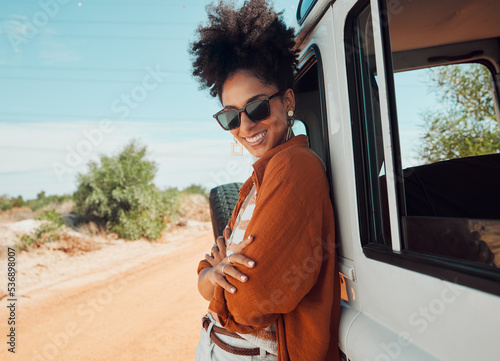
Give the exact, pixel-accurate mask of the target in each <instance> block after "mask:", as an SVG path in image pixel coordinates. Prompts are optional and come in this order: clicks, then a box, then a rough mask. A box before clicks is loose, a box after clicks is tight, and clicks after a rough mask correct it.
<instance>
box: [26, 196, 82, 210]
mask: <svg viewBox="0 0 500 361" xmlns="http://www.w3.org/2000/svg"><path fill="white" fill-rule="evenodd" d="M21 199H22V198H21ZM68 199H73V197H72V196H71V195H69V194H65V195H62V196H58V195H52V196H46V195H45V191H41V192H40V193H38V194H37V196H36V198H35V199H30V200H27V201H25V202H24V205H27V206H28V207H30V208H31V209H32V210H33V211H36V210H37V209H41V208H43V207H45V206H48V205H49V204H51V203H62V202H64V201H65V200H68Z"/></svg>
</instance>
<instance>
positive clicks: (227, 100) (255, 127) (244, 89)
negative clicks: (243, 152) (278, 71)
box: [221, 71, 294, 158]
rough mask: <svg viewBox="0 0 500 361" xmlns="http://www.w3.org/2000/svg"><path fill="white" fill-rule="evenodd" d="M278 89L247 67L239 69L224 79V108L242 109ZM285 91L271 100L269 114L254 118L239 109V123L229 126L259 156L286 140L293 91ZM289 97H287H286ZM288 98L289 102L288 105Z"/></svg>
mask: <svg viewBox="0 0 500 361" xmlns="http://www.w3.org/2000/svg"><path fill="white" fill-rule="evenodd" d="M278 91H279V90H278V89H277V88H276V87H275V86H272V85H266V84H263V83H262V82H261V81H260V80H259V79H258V78H256V77H255V76H253V75H251V74H249V73H248V72H246V71H239V72H237V73H236V74H234V75H233V76H231V77H230V78H229V79H227V80H226V82H225V83H224V87H223V90H222V99H221V100H222V104H223V106H224V107H225V108H236V109H241V108H243V107H244V106H245V104H247V103H248V102H249V101H253V100H256V99H255V98H257V99H265V97H266V96H267V97H270V96H271V95H273V94H275V93H277V92H278ZM291 93H292V92H291V91H290V94H288V95H283V96H281V97H276V98H273V99H270V100H269V108H270V113H269V117H267V118H265V119H263V120H259V121H257V122H254V121H252V120H250V118H249V117H248V115H247V114H246V113H245V112H241V113H240V126H239V127H238V128H235V129H232V130H230V132H231V135H233V136H234V137H235V138H236V139H237V140H238V141H239V142H240V143H241V144H242V145H243V146H244V147H245V148H246V149H247V150H248V151H249V152H250V154H252V155H253V156H254V157H256V158H260V157H262V156H263V155H264V154H265V153H266V152H267V151H268V150H270V149H273V148H274V147H276V146H277V145H280V144H282V143H284V142H285V139H286V134H287V130H288V123H287V116H286V112H287V105H288V107H289V108H292V107H293V105H294V104H293V95H291ZM284 99H286V101H285V100H284ZM285 102H286V104H287V105H285Z"/></svg>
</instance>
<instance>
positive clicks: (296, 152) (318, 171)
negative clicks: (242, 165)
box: [198, 135, 340, 361]
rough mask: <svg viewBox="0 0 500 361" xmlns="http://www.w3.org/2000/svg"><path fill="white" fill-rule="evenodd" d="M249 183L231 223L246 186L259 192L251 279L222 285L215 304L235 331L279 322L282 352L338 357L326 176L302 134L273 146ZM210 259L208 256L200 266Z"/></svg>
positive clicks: (301, 359) (300, 360)
mask: <svg viewBox="0 0 500 361" xmlns="http://www.w3.org/2000/svg"><path fill="white" fill-rule="evenodd" d="M253 168H254V172H253V174H252V176H251V177H250V178H249V179H248V180H247V181H246V182H245V183H244V184H243V186H242V187H241V190H240V194H239V195H240V199H239V201H238V203H237V205H236V207H235V209H234V211H233V215H232V218H231V221H230V222H229V226H230V227H231V229H233V226H234V222H235V219H236V217H237V215H238V212H239V210H240V207H241V205H242V204H243V202H244V200H245V198H246V196H247V194H248V192H249V191H250V189H251V188H252V185H253V184H255V186H256V189H257V200H256V205H255V210H254V212H253V215H252V218H251V220H250V223H249V224H248V227H247V230H246V233H245V237H248V236H249V235H253V236H254V237H255V238H254V241H253V242H252V243H251V244H250V245H248V246H247V247H246V249H245V250H244V252H243V253H244V254H245V255H246V256H248V257H249V258H251V259H253V260H255V263H256V265H255V267H254V268H246V267H245V268H243V267H242V268H241V271H242V272H243V273H245V274H246V275H248V281H247V282H245V283H242V282H239V281H237V280H234V279H231V277H230V276H227V277H228V280H229V282H231V283H233V284H234V285H236V286H237V289H238V290H237V292H236V293H234V294H231V293H229V292H227V291H225V290H224V289H223V288H222V287H220V286H219V285H217V286H216V287H215V290H214V296H213V298H212V300H211V302H210V305H209V309H210V310H211V311H213V312H215V313H217V315H218V316H219V321H220V322H221V324H222V325H223V326H224V327H225V328H226V329H227V330H229V331H232V332H239V333H250V332H255V331H259V330H261V329H263V328H265V327H267V326H269V325H271V324H272V323H276V336H277V341H278V360H280V361H288V360H290V361H305V360H307V361H323V360H325V361H326V360H328V361H332V360H333V361H337V360H340V357H339V350H338V325H339V318H340V289H339V288H340V287H339V286H340V284H339V278H338V267H337V262H336V254H335V239H334V238H335V228H334V217H333V209H332V204H331V201H330V197H329V186H328V180H327V178H326V175H325V170H324V166H323V163H322V162H321V160H320V159H319V158H318V157H317V156H316V154H314V152H313V151H311V150H310V149H309V148H308V140H307V137H306V136H304V135H299V136H296V137H293V138H292V139H290V140H289V141H288V142H286V143H284V144H281V145H279V146H277V147H275V148H273V149H271V150H269V151H268V152H267V153H266V154H264V156H263V157H262V158H260V159H259V160H257V161H256V162H255V163H254V165H253ZM205 267H210V264H209V263H208V262H207V261H205V260H202V261H201V262H200V265H199V267H198V273H199V272H200V271H201V270H202V269H203V268H205Z"/></svg>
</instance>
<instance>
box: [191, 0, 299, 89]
mask: <svg viewBox="0 0 500 361" xmlns="http://www.w3.org/2000/svg"><path fill="white" fill-rule="evenodd" d="M206 10H207V14H208V24H207V25H203V24H202V25H200V26H199V27H198V29H197V31H196V35H197V39H196V41H194V42H193V43H192V44H190V47H191V48H190V51H189V53H190V55H191V58H192V61H193V75H194V76H195V77H196V78H198V80H199V82H200V84H201V87H200V88H201V89H206V88H209V89H210V95H212V96H213V97H217V96H218V97H219V99H221V92H222V86H223V84H224V82H225V81H226V80H227V79H228V78H229V77H230V76H231V75H233V74H234V73H236V72H237V71H240V70H244V71H248V72H249V73H250V74H252V75H253V76H255V77H256V78H258V79H259V80H260V81H261V82H262V83H263V84H266V85H273V86H276V87H277V88H278V89H279V90H286V89H288V88H293V74H294V71H295V69H296V66H297V51H296V50H294V46H295V41H294V29H293V28H288V27H287V26H286V25H285V23H284V20H283V17H282V12H279V13H277V12H275V11H274V10H273V9H272V7H271V5H270V4H269V2H268V0H245V2H244V3H243V5H242V7H241V8H240V9H236V7H235V4H234V2H224V1H222V0H220V1H219V2H218V3H211V4H209V5H207V7H206Z"/></svg>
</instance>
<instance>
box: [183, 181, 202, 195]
mask: <svg viewBox="0 0 500 361" xmlns="http://www.w3.org/2000/svg"><path fill="white" fill-rule="evenodd" d="M183 192H185V193H188V194H201V195H204V196H205V197H207V198H208V192H207V190H206V189H205V188H204V187H203V186H201V185H199V184H191V185H190V186H189V187H186V188H184V190H183Z"/></svg>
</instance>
